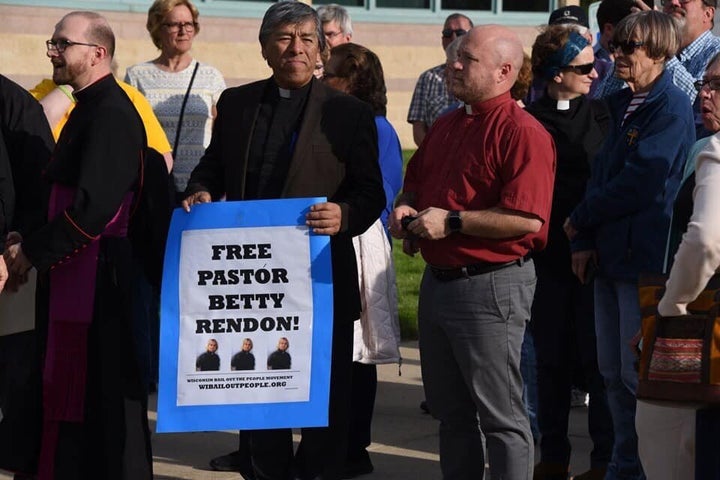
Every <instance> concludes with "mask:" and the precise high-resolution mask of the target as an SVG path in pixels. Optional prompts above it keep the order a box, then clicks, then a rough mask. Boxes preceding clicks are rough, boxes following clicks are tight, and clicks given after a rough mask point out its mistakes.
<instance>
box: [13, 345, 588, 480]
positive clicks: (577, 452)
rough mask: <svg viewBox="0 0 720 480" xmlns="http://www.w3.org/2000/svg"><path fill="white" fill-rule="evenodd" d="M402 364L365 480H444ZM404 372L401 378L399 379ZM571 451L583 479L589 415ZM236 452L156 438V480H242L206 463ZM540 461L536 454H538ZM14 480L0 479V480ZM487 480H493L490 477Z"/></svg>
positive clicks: (416, 388)
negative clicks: (371, 464)
mask: <svg viewBox="0 0 720 480" xmlns="http://www.w3.org/2000/svg"><path fill="white" fill-rule="evenodd" d="M401 352H402V356H403V364H402V367H401V368H400V369H398V366H397V365H381V366H379V368H378V392H377V400H376V403H375V416H374V420H373V440H374V442H373V444H372V445H371V446H370V448H369V451H370V456H371V458H372V462H373V464H374V465H375V471H374V472H373V473H372V474H369V475H365V476H362V477H358V478H360V479H363V480H365V479H367V480H435V479H440V478H441V477H440V463H439V457H438V435H437V422H436V421H435V420H434V419H433V418H432V417H431V416H430V415H426V414H423V413H422V412H421V411H420V408H419V404H420V402H421V401H422V400H423V398H424V395H423V391H422V383H421V378H420V360H419V354H418V349H417V342H404V343H403V346H402V348H401ZM398 372H401V373H402V374H401V375H398ZM155 400H156V397H155V396H153V397H152V398H151V412H150V419H151V427H152V428H154V425H155V422H154V420H155ZM570 437H571V442H572V445H573V457H572V462H571V468H572V471H573V472H574V473H581V472H583V471H585V470H587V469H588V468H589V464H590V460H589V452H590V450H591V448H592V444H591V442H590V439H589V437H588V435H587V409H585V408H576V409H573V410H572V412H571V418H570ZM235 448H237V432H234V431H224V432H198V433H182V434H154V435H153V454H154V458H155V463H154V466H155V478H156V479H158V480H171V479H172V480H175V479H189V480H230V479H233V480H238V479H239V478H240V475H239V474H237V473H224V472H213V471H211V470H210V469H209V467H208V461H209V460H210V459H211V458H212V457H214V456H217V455H222V454H224V453H227V452H230V451H232V450H234V449H235ZM536 457H537V452H536ZM11 478H12V477H11V476H10V475H7V474H1V473H0V480H9V479H11ZM486 478H489V477H486Z"/></svg>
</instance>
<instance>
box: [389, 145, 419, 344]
mask: <svg viewBox="0 0 720 480" xmlns="http://www.w3.org/2000/svg"><path fill="white" fill-rule="evenodd" d="M413 153H415V150H403V171H404V170H405V166H406V165H407V162H408V160H409V159H410V157H411V156H412V154H413ZM393 260H394V261H395V273H396V277H397V289H398V312H399V315H400V333H401V336H402V338H403V340H414V339H416V338H417V303H418V293H419V290H420V279H421V278H422V272H423V270H424V269H425V262H424V261H423V259H422V257H421V256H420V254H419V253H418V254H417V255H415V256H414V257H409V256H407V255H405V254H404V253H403V251H402V241H399V240H395V239H393Z"/></svg>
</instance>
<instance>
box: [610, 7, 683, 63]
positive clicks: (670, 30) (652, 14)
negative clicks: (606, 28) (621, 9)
mask: <svg viewBox="0 0 720 480" xmlns="http://www.w3.org/2000/svg"><path fill="white" fill-rule="evenodd" d="M633 36H635V37H637V40H638V41H640V42H644V45H643V48H645V52H646V53H647V56H648V57H650V58H652V59H653V60H660V59H662V60H668V59H670V58H672V57H674V56H675V54H676V53H677V51H678V50H679V49H680V31H679V30H678V28H677V24H676V23H675V20H674V19H673V17H671V16H670V15H667V14H665V13H662V12H658V11H655V10H647V11H643V12H636V13H633V14H630V15H628V16H627V17H625V18H623V19H622V20H620V23H618V24H617V26H616V27H615V30H614V31H613V38H612V40H613V42H614V43H622V42H627V41H628V40H631V37H633Z"/></svg>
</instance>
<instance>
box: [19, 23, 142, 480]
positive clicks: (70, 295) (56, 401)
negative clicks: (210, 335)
mask: <svg viewBox="0 0 720 480" xmlns="http://www.w3.org/2000/svg"><path fill="white" fill-rule="evenodd" d="M46 43H47V55H48V57H49V58H50V61H51V62H52V65H53V81H54V82H55V83H56V84H58V85H70V86H71V87H72V88H73V90H74V93H73V95H74V96H75V98H76V99H77V105H76V107H75V109H74V110H73V111H72V113H71V114H70V118H69V119H68V122H67V124H66V125H65V128H63V131H62V133H61V134H60V137H59V138H58V142H57V147H56V148H55V151H54V153H53V159H52V162H50V164H49V165H48V167H47V169H46V170H45V172H44V179H45V181H47V183H48V184H49V185H50V188H51V193H50V201H49V207H48V208H49V211H48V219H49V220H48V221H47V223H45V224H44V225H42V226H41V227H40V228H39V229H38V230H36V231H35V232H33V233H30V234H29V235H25V236H24V238H23V239H22V242H20V243H17V244H14V245H11V246H10V247H8V249H7V250H6V260H7V262H8V266H9V268H10V270H11V271H12V272H13V273H15V274H23V273H25V272H27V270H29V269H30V268H31V267H35V268H36V269H37V271H38V278H39V280H38V301H37V311H38V314H37V317H38V319H37V322H38V324H39V325H47V341H46V346H45V348H44V351H43V358H44V360H43V361H44V369H43V375H42V377H43V378H42V385H43V392H42V398H43V402H42V413H41V412H37V415H42V423H43V425H42V440H41V441H40V440H39V439H38V448H39V449H40V459H39V464H38V476H39V478H48V479H50V478H57V479H70V478H72V479H76V480H82V479H91V478H93V479H94V478H103V479H116V480H122V479H130V478H132V479H137V480H144V479H149V478H152V453H151V447H150V431H149V428H148V423H147V397H146V396H145V394H144V388H143V385H142V382H141V375H140V368H139V365H138V359H137V356H136V353H135V352H136V350H135V339H134V336H133V333H132V301H131V289H132V275H131V266H132V260H131V246H130V241H129V239H128V238H127V230H128V223H129V216H130V210H131V208H132V201H133V197H134V190H135V189H136V186H137V184H138V178H139V175H138V173H139V171H140V168H141V164H142V161H143V153H144V152H145V150H146V148H147V141H146V139H145V131H144V129H143V124H142V121H141V120H140V116H139V115H138V113H137V111H136V110H135V107H134V106H133V104H132V102H131V101H130V99H129V98H128V97H127V95H126V94H125V93H124V92H123V90H122V89H121V88H120V86H119V85H118V84H117V82H116V81H115V79H114V78H113V76H112V73H111V68H110V63H111V59H112V56H113V51H114V49H115V36H114V34H113V32H112V30H111V28H110V25H109V24H108V22H107V20H106V19H105V18H103V17H102V16H101V15H99V14H97V13H94V12H72V13H69V14H67V15H65V16H64V17H63V18H62V20H60V22H59V23H58V24H57V25H56V26H55V31H54V33H53V35H52V38H51V39H50V40H48V41H47V42H46Z"/></svg>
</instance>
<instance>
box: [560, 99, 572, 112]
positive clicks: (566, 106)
mask: <svg viewBox="0 0 720 480" xmlns="http://www.w3.org/2000/svg"><path fill="white" fill-rule="evenodd" d="M557 109H558V110H562V111H564V110H570V100H558V101H557Z"/></svg>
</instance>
